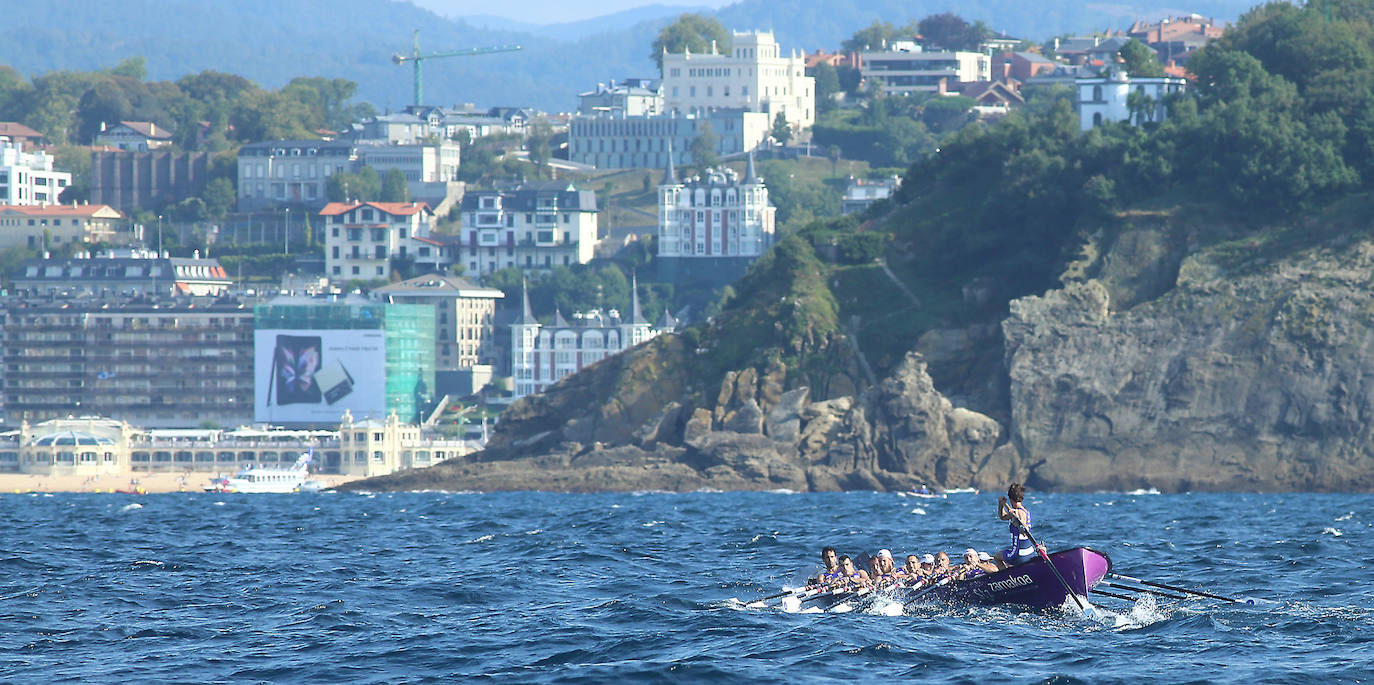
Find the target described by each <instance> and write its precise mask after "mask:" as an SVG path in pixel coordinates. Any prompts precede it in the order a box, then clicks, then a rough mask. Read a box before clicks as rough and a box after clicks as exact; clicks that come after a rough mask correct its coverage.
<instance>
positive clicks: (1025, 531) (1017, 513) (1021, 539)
mask: <svg viewBox="0 0 1374 685" xmlns="http://www.w3.org/2000/svg"><path fill="white" fill-rule="evenodd" d="M1025 499H1026V486H1024V485H1022V484H1020V483H1012V484H1011V487H1009V488H1007V496H1006V497H998V498H997V517H998V518H1000V519H1001V520H1003V521H1010V522H1011V523H1009V524H1008V525H1007V527H1008V528H1009V529H1010V530H1011V547H1009V548H1007V549H1004V550H1002V553H1001V554H1000V555H998V556H999V558H998V559H997V564H998V566H1000V567H1002V568H1006V567H1008V566H1015V565H1017V564H1024V563H1026V562H1027V561H1030V560H1031V559H1034V558H1035V543H1033V542H1031V538H1030V527H1031V515H1030V510H1029V509H1026V505H1025V504H1024V503H1023V502H1024V501H1025ZM1008 500H1010V503H1008Z"/></svg>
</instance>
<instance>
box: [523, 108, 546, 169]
mask: <svg viewBox="0 0 1374 685" xmlns="http://www.w3.org/2000/svg"><path fill="white" fill-rule="evenodd" d="M529 130H530V137H529V140H528V141H526V143H525V147H526V148H527V149H528V150H529V153H530V164H533V165H534V173H535V175H536V176H539V177H540V178H543V177H544V176H545V175H546V173H547V170H548V166H549V160H550V159H552V158H553V125H552V124H550V123H549V122H548V120H547V119H544V118H542V117H541V118H539V119H535V120H534V121H533V122H531V123H530V126H529Z"/></svg>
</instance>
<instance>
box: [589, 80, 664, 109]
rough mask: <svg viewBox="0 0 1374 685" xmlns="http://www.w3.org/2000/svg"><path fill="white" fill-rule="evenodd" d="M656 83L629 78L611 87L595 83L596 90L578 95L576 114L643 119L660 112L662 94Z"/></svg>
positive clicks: (613, 83) (614, 83)
mask: <svg viewBox="0 0 1374 685" xmlns="http://www.w3.org/2000/svg"><path fill="white" fill-rule="evenodd" d="M659 85H660V84H658V83H657V82H655V81H652V80H649V79H630V80H629V81H624V82H621V83H616V82H615V81H611V83H610V85H609V86H608V85H606V84H604V83H598V84H596V90H592V91H587V92H585V93H579V94H578V95H577V99H578V105H577V113H578V114H581V115H583V116H611V117H645V116H654V115H656V114H661V113H662V112H663V93H662V92H660V90H659Z"/></svg>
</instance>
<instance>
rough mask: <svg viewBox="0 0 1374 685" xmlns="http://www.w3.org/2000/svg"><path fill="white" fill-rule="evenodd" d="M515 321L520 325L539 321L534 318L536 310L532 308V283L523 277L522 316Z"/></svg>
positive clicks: (521, 286) (521, 283)
mask: <svg viewBox="0 0 1374 685" xmlns="http://www.w3.org/2000/svg"><path fill="white" fill-rule="evenodd" d="M515 323H516V324H517V325H520V326H528V325H531V324H536V323H539V322H538V321H536V320H535V319H534V312H533V311H532V310H530V284H529V283H527V282H526V281H525V279H523V278H522V279H520V318H519V319H517V320H516V322H515Z"/></svg>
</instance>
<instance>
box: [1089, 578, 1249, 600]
mask: <svg viewBox="0 0 1374 685" xmlns="http://www.w3.org/2000/svg"><path fill="white" fill-rule="evenodd" d="M1111 576H1112V577H1113V578H1115V579H1117V580H1125V581H1129V582H1132V583H1140V584H1141V585H1149V586H1150V587H1158V588H1164V589H1165V590H1173V591H1174V592H1182V593H1184V594H1189V595H1197V596H1199V597H1206V598H1208V599H1219V600H1221V601H1223V602H1235V603H1237V604H1242V603H1244V602H1242V601H1241V600H1239V599H1236V598H1235V597H1222V596H1221V595H1214V594H1212V593H1210V592H1203V591H1201V590H1189V589H1188V588H1184V587H1177V586H1174V585H1165V584H1164V583H1151V582H1150V581H1148V580H1141V579H1139V578H1132V577H1130V576H1123V575H1121V574H1120V573H1113V574H1111ZM1251 603H1253V602H1251Z"/></svg>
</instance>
